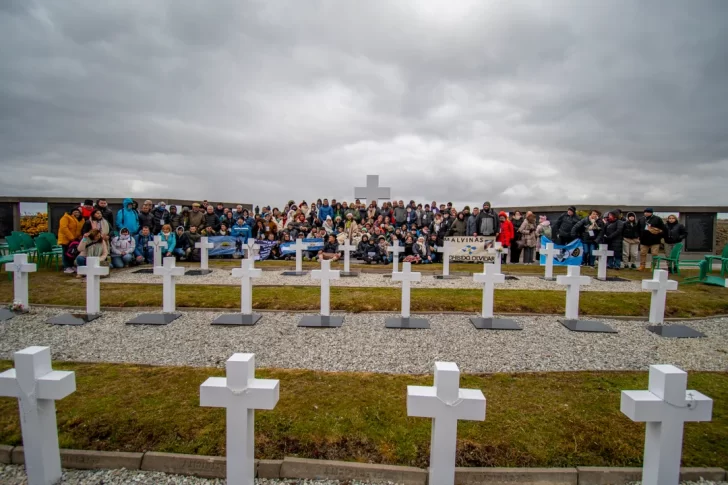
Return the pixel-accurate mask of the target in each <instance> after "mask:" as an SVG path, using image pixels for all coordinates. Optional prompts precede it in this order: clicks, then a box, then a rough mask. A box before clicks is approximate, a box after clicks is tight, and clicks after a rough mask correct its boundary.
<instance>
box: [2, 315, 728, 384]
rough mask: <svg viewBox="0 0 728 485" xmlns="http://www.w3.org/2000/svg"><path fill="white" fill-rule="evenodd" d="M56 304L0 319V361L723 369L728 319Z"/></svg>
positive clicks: (420, 370)
mask: <svg viewBox="0 0 728 485" xmlns="http://www.w3.org/2000/svg"><path fill="white" fill-rule="evenodd" d="M60 313H63V310H60V309H51V308H34V309H32V310H31V312H30V313H28V314H25V315H20V316H17V317H15V318H13V319H11V320H8V321H6V322H3V323H0V358H3V359H12V356H13V353H14V352H15V351H18V350H20V349H23V348H25V347H27V346H30V345H48V346H50V347H51V350H52V352H53V358H54V359H56V360H66V361H69V360H73V361H85V362H128V363H139V364H154V365H190V366H223V365H224V363H225V361H226V360H227V359H228V357H230V355H232V354H233V353H235V352H252V353H255V354H256V360H257V363H258V365H260V366H261V367H280V368H293V369H312V370H322V371H361V372H381V373H397V374H427V373H430V372H431V371H432V365H433V363H434V362H435V361H443V360H444V361H453V362H457V363H458V365H459V366H460V368H461V369H462V370H463V371H464V372H470V373H475V372H533V371H574V370H647V369H648V366H649V365H650V364H673V365H676V366H678V367H680V368H682V369H685V370H712V371H725V370H728V353H726V352H725V349H728V318H714V319H706V320H695V321H691V322H689V326H691V327H692V328H695V329H696V330H698V331H700V332H703V333H705V334H706V335H707V338H701V339H668V338H663V337H659V336H657V335H655V334H653V333H651V332H648V331H647V330H646V328H645V327H646V323H645V322H640V321H630V320H604V322H605V323H607V324H608V325H610V326H612V327H613V328H614V329H616V330H617V331H618V332H619V333H617V334H587V333H576V332H570V331H568V330H567V329H566V328H564V327H563V326H562V325H561V324H559V323H558V321H557V318H558V317H555V316H538V317H533V316H520V317H514V319H515V320H516V321H517V322H518V323H519V324H520V325H522V326H523V330H522V331H488V330H476V329H475V328H474V327H473V326H472V325H471V324H470V322H469V320H468V317H470V316H472V315H471V314H446V315H444V314H426V315H418V317H423V318H428V319H429V320H430V324H431V328H430V329H429V330H393V329H386V328H384V321H385V319H386V318H387V317H389V316H396V315H394V314H386V313H377V314H343V313H335V315H341V316H344V317H345V319H344V325H343V326H342V327H341V328H336V329H318V328H298V327H297V324H298V321H299V319H300V317H301V313H283V312H266V313H264V316H263V319H262V320H261V321H260V322H259V323H258V324H257V325H255V326H253V327H228V326H223V327H219V326H212V325H210V323H211V322H212V321H213V320H214V319H215V318H217V317H218V316H219V315H221V314H222V313H221V312H208V311H191V312H181V313H182V317H181V318H179V319H178V320H175V321H174V322H172V323H171V324H169V325H166V326H132V325H126V324H125V322H126V321H128V320H130V319H131V318H133V317H135V316H136V315H138V314H139V311H115V312H106V313H105V314H103V315H102V316H101V317H100V318H98V319H97V320H94V321H93V322H91V323H89V324H87V325H83V326H77V327H75V326H53V325H48V324H46V323H45V322H46V321H47V320H48V318H50V317H51V316H54V315H58V314H60Z"/></svg>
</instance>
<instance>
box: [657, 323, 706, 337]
mask: <svg viewBox="0 0 728 485" xmlns="http://www.w3.org/2000/svg"><path fill="white" fill-rule="evenodd" d="M647 330H649V331H650V332H652V333H655V334H657V335H659V336H660V337H668V338H700V337H705V334H704V333H701V332H698V331H697V330H695V329H693V328H690V327H687V326H685V325H664V326H663V325H650V326H649V327H647Z"/></svg>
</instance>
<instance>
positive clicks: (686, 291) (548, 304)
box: [0, 262, 728, 317]
mask: <svg viewBox="0 0 728 485" xmlns="http://www.w3.org/2000/svg"><path fill="white" fill-rule="evenodd" d="M273 263H274V264H278V262H273ZM230 265H231V266H232V265H233V263H230ZM261 266H268V265H267V264H262V265H261ZM438 266H439V265H421V266H419V267H418V269H419V268H433V267H434V269H435V270H436V269H437V267H438ZM452 266H453V267H455V266H466V267H468V268H469V269H470V271H473V270H475V269H477V270H478V271H480V269H481V268H482V266H479V265H452ZM382 268H383V266H382ZM511 268H513V271H512V272H514V273H523V272H528V271H531V272H532V271H534V269H536V270H537V269H538V268H536V267H528V266H513V267H509V268H508V270H509V271H511ZM559 270H560V271H563V268H559ZM453 271H456V269H455V268H454V269H453ZM457 271H461V269H460V268H458V269H457ZM620 276H625V277H630V278H633V279H643V278H646V277H647V273H638V272H636V271H621V272H620ZM675 279H677V280H681V279H682V278H681V277H676V278H675ZM83 288H84V286H83V284H82V283H80V282H78V281H73V277H69V276H68V275H64V274H62V273H58V272H55V271H47V270H41V271H39V272H37V273H31V275H30V302H31V304H34V303H35V304H52V305H73V306H84V305H85V291H84V290H83ZM101 288H102V291H101V304H102V305H103V306H107V307H120V308H121V307H124V308H128V307H138V306H148V307H159V306H161V305H162V285H151V284H141V283H139V284H137V283H131V284H117V283H115V284H106V283H103V282H102V285H101ZM12 298H13V286H12V282H11V281H8V280H7V279H6V278H2V277H0V301H4V302H10V301H12ZM400 299H401V297H400V291H399V290H398V289H393V288H357V287H346V288H344V287H332V288H331V308H332V310H335V311H347V312H369V311H376V310H383V311H399V309H400ZM481 301H482V292H481V290H477V289H443V290H441V289H434V288H432V289H430V288H422V289H413V290H412V311H416V312H420V311H424V312H433V313H437V312H444V311H455V312H479V311H480V309H481ZM253 305H254V307H255V308H256V309H261V310H264V309H267V310H289V311H296V310H318V308H319V288H318V287H311V286H286V287H282V286H268V287H264V286H256V287H254V289H253ZM564 305H565V294H564V292H563V291H527V290H496V291H495V311H496V312H498V313H552V314H561V313H563V312H564ZM177 306H178V307H180V308H184V307H201V308H231V309H232V308H239V307H240V289H239V288H237V287H234V286H213V285H200V286H192V285H178V286H177ZM649 306H650V294H649V293H648V292H642V293H607V292H588V293H582V298H581V313H582V314H584V315H626V316H647V315H649ZM719 314H728V290H726V289H725V288H718V287H715V286H706V285H685V286H681V287H680V292H677V293H670V294H668V296H667V309H666V316H668V317H703V316H711V315H719Z"/></svg>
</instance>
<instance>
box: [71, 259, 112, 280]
mask: <svg viewBox="0 0 728 485" xmlns="http://www.w3.org/2000/svg"><path fill="white" fill-rule="evenodd" d="M89 259H91V258H89ZM86 263H87V264H86V266H79V267H78V269H77V270H76V272H77V273H78V274H85V275H88V276H106V275H108V274H109V267H108V266H93V265H90V264H88V263H89V261H88V260H87V261H86Z"/></svg>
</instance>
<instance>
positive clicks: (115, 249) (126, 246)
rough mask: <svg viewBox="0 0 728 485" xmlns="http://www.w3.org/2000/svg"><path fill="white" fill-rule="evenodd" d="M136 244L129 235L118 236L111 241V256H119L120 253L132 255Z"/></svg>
mask: <svg viewBox="0 0 728 485" xmlns="http://www.w3.org/2000/svg"><path fill="white" fill-rule="evenodd" d="M135 247H136V243H135V241H134V238H133V237H131V236H130V235H129V234H126V235H123V234H121V235H119V236H117V237H115V238H114V239H112V241H111V254H112V256H121V253H126V254H134V249H135Z"/></svg>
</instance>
